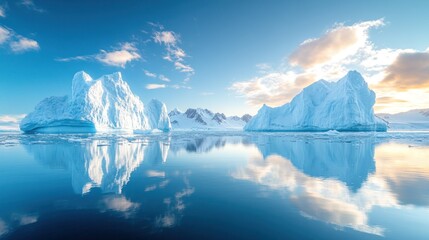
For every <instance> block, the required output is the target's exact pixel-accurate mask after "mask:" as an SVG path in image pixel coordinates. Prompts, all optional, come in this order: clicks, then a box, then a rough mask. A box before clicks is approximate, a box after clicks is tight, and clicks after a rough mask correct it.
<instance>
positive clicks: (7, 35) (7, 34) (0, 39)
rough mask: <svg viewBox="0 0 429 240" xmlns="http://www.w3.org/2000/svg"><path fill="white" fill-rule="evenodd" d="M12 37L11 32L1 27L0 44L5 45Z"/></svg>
mask: <svg viewBox="0 0 429 240" xmlns="http://www.w3.org/2000/svg"><path fill="white" fill-rule="evenodd" d="M10 37H11V32H10V31H9V30H8V29H6V28H4V27H2V26H0V44H3V43H5V42H6V41H7V40H8V39H9V38H10Z"/></svg>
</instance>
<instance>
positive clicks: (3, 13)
mask: <svg viewBox="0 0 429 240" xmlns="http://www.w3.org/2000/svg"><path fill="white" fill-rule="evenodd" d="M0 17H6V10H5V9H4V7H2V6H0Z"/></svg>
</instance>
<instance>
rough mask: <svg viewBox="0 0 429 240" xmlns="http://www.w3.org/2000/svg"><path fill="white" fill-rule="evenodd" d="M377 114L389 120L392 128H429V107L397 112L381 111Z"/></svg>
mask: <svg viewBox="0 0 429 240" xmlns="http://www.w3.org/2000/svg"><path fill="white" fill-rule="evenodd" d="M377 116H378V117H380V118H382V119H383V120H385V121H387V122H388V123H389V128H390V129H398V130H401V129H403V130H407V129H408V130H410V129H429V109H413V110H410V111H407V112H401V113H396V114H389V113H380V114H377Z"/></svg>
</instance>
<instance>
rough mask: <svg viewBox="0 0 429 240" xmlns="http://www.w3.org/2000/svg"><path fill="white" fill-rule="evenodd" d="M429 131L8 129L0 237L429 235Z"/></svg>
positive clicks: (0, 156)
mask: <svg viewBox="0 0 429 240" xmlns="http://www.w3.org/2000/svg"><path fill="white" fill-rule="evenodd" d="M428 237H429V132H388V133H337V132H327V133H241V132H191V133H170V134H151V135H138V134H130V135H109V134H83V135H82V134H81V135H79V134H73V135H42V134H41V135H37V134H36V135H24V134H18V133H1V134H0V239H25V240H29V239H43V240H46V239H428Z"/></svg>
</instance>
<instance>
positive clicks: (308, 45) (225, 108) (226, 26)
mask: <svg viewBox="0 0 429 240" xmlns="http://www.w3.org/2000/svg"><path fill="white" fill-rule="evenodd" d="M427 9H429V2H427V1H409V2H406V1H381V0H380V1H139V0H135V1H134V0H130V1H48V0H32V1H31V0H23V1H18V0H16V1H0V115H16V114H25V113H28V112H30V111H31V110H32V109H33V108H34V106H35V105H36V104H37V103H38V102H39V101H40V100H42V99H43V98H45V97H48V96H52V95H56V96H61V95H66V94H69V93H70V91H71V79H72V77H73V74H74V73H75V72H77V71H80V70H84V71H86V72H87V73H89V74H90V75H91V76H92V77H93V78H98V77H100V76H102V75H104V74H110V73H113V72H117V71H120V72H122V74H123V78H124V79H125V80H126V81H127V82H128V83H129V84H130V86H131V89H132V90H133V91H134V93H136V94H137V95H138V96H140V98H141V99H142V100H143V101H144V102H147V101H148V100H150V99H152V98H157V99H159V100H161V101H163V102H165V103H166V105H167V107H168V108H169V109H173V108H174V107H178V108H180V109H183V110H185V109H186V108H188V107H203V108H208V109H211V110H213V111H217V112H224V113H226V114H227V115H235V114H237V115H241V114H244V113H251V114H254V113H255V112H256V111H257V109H258V108H259V107H260V106H261V104H262V103H265V102H266V103H267V104H269V105H272V106H278V105H281V104H283V103H286V102H288V101H289V100H290V98H291V97H293V95H295V94H296V93H297V92H299V91H300V89H302V87H305V85H306V84H309V83H311V82H313V81H315V80H318V79H320V78H324V79H328V80H336V79H338V78H339V77H341V76H342V75H344V74H345V73H346V71H347V70H348V69H351V68H353V69H358V70H359V71H361V72H362V73H363V75H364V77H365V78H366V80H367V81H368V82H369V83H370V86H371V87H372V88H373V89H374V90H375V91H376V93H377V96H379V100H378V105H377V106H376V110H378V111H387V112H398V111H403V110H406V109H409V108H413V107H415V108H420V107H422V108H423V107H425V106H426V107H428V106H429V105H428V104H429V100H426V99H429V98H428V97H427V96H428V92H429V90H428V89H429V77H427V74H426V73H427V71H428V70H427V69H429V53H428V50H427V49H428V48H429V35H428V34H427V28H428V27H427V26H429V17H428V15H427ZM350 34H352V35H353V36H354V38H353V39H350V38H349V37H348V36H350ZM338 36H340V37H344V36H346V37H347V38H346V39H345V41H342V43H343V42H344V44H332V41H333V40H335V39H337V38H338ZM346 40H350V41H349V42H347V41H346ZM321 47H322V48H323V49H322V51H318V52H316V53H315V52H314V49H319V50H320V49H321ZM328 50H329V51H328ZM309 53H310V54H315V55H317V56H313V55H310V56H308V54H309ZM322 53H324V55H323V54H322ZM337 53H338V54H337ZM305 54H307V55H305ZM309 61H311V62H309ZM413 61H418V62H419V63H420V65H422V66H418V67H415V69H414V70H415V72H418V74H417V73H412V74H410V73H409V72H406V71H402V70H401V71H400V70H398V69H404V65H406V64H408V63H409V64H411V63H413ZM413 66H415V64H413ZM409 79H411V80H410V82H407V81H408V80H409ZM408 86H409V87H408ZM280 90H281V92H280ZM425 97H426V98H425Z"/></svg>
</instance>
